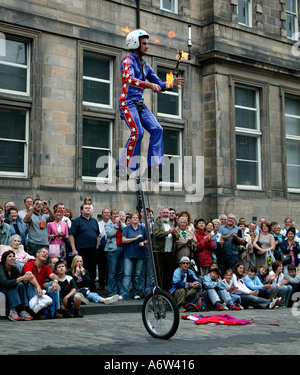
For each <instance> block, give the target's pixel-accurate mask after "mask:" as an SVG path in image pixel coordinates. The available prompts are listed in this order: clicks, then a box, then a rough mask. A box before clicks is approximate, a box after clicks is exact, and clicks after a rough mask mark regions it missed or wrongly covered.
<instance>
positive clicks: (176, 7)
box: [159, 0, 178, 14]
mask: <svg viewBox="0 0 300 375" xmlns="http://www.w3.org/2000/svg"><path fill="white" fill-rule="evenodd" d="M171 1H172V2H173V10H170V9H167V8H164V6H163V0H160V6H159V8H160V10H163V11H165V12H169V13H173V14H178V0H171Z"/></svg>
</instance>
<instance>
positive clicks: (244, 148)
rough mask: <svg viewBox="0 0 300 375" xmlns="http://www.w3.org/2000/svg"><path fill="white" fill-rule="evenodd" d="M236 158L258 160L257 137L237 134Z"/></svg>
mask: <svg viewBox="0 0 300 375" xmlns="http://www.w3.org/2000/svg"><path fill="white" fill-rule="evenodd" d="M236 158H237V159H243V160H253V161H256V160H257V138H255V137H246V136H244V135H237V136H236Z"/></svg>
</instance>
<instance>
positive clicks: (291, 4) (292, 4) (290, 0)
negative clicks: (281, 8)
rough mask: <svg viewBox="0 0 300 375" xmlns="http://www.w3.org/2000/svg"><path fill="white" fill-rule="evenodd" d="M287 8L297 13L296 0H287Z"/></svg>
mask: <svg viewBox="0 0 300 375" xmlns="http://www.w3.org/2000/svg"><path fill="white" fill-rule="evenodd" d="M285 10H286V11H288V12H292V13H296V11H297V5H296V0H286V3H285Z"/></svg>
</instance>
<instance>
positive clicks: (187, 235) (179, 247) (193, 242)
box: [174, 216, 197, 265]
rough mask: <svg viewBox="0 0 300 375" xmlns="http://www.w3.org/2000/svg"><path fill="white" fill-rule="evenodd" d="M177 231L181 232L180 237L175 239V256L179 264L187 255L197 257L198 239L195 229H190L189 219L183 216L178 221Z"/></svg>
mask: <svg viewBox="0 0 300 375" xmlns="http://www.w3.org/2000/svg"><path fill="white" fill-rule="evenodd" d="M176 231H177V232H178V233H179V237H178V239H177V240H176V241H175V246H174V256H175V262H176V265H179V262H180V259H181V258H182V257H183V256H186V257H188V258H190V259H194V258H195V251H196V249H197V239H196V237H195V234H194V231H190V230H189V229H188V220H187V218H186V217H184V216H181V217H180V218H179V219H178V221H177V227H176Z"/></svg>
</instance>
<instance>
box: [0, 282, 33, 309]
mask: <svg viewBox="0 0 300 375" xmlns="http://www.w3.org/2000/svg"><path fill="white" fill-rule="evenodd" d="M1 292H2V293H3V294H4V295H5V297H6V299H7V302H8V307H9V308H10V309H12V308H13V307H18V306H19V307H20V311H23V310H24V308H25V307H28V306H29V300H30V298H28V295H27V293H26V288H25V285H24V284H23V283H22V282H20V283H18V284H17V286H16V287H15V288H11V289H5V288H4V289H2V290H1Z"/></svg>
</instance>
